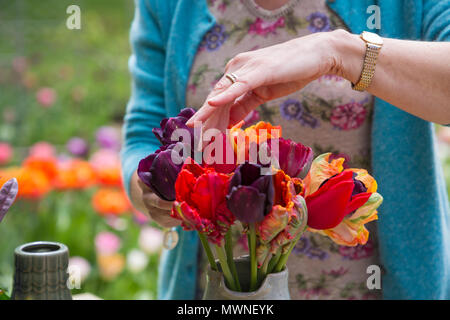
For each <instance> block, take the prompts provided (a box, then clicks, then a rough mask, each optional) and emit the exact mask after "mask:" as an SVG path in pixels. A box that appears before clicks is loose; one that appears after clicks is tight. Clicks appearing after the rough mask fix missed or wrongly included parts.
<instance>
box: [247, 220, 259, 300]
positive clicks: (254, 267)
mask: <svg viewBox="0 0 450 320" xmlns="http://www.w3.org/2000/svg"><path fill="white" fill-rule="evenodd" d="M248 249H249V251H250V291H255V290H256V285H257V280H258V263H257V261H256V228H255V224H254V223H250V224H249V230H248Z"/></svg>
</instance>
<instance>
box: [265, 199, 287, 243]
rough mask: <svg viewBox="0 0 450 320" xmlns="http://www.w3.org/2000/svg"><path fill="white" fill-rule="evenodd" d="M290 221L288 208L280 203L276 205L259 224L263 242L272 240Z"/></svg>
mask: <svg viewBox="0 0 450 320" xmlns="http://www.w3.org/2000/svg"><path fill="white" fill-rule="evenodd" d="M288 223H289V212H288V210H287V209H286V208H284V207H282V206H280V205H277V206H274V207H273V209H272V212H270V213H269V214H268V215H267V216H265V218H264V220H263V221H261V223H260V224H259V226H258V231H259V235H260V240H261V242H263V243H268V242H270V241H272V240H273V239H274V238H275V237H276V236H277V235H278V233H280V232H281V231H282V230H283V229H284V228H286V226H287V224H288Z"/></svg>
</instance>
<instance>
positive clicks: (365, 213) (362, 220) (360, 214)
mask: <svg viewBox="0 0 450 320" xmlns="http://www.w3.org/2000/svg"><path fill="white" fill-rule="evenodd" d="M382 202H383V197H382V196H381V195H380V194H379V193H372V195H371V196H370V198H369V199H368V200H367V202H366V203H365V204H364V205H363V206H361V207H360V208H359V209H357V210H356V211H355V213H353V214H352V215H351V216H350V217H349V218H348V222H349V224H350V225H354V226H355V228H356V226H357V225H362V224H366V223H368V222H370V221H373V220H376V219H377V208H378V207H379V206H380V205H381V203H382Z"/></svg>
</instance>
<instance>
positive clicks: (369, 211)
mask: <svg viewBox="0 0 450 320" xmlns="http://www.w3.org/2000/svg"><path fill="white" fill-rule="evenodd" d="M330 156H331V154H330V153H327V154H323V155H321V156H319V157H317V158H316V159H315V160H314V161H313V163H312V164H311V170H310V172H309V173H308V176H307V177H306V179H305V184H306V197H305V199H306V203H307V206H308V227H309V229H310V231H312V232H318V233H321V234H323V235H327V236H329V237H330V238H331V239H332V240H333V241H334V242H336V243H337V244H340V245H346V246H355V245H357V244H365V243H366V242H367V240H368V235H369V232H368V231H367V229H366V228H365V227H364V224H366V223H368V222H370V221H373V220H376V219H377V218H378V217H377V211H376V209H377V208H378V207H379V206H380V205H381V203H382V201H383V197H382V196H381V195H380V194H378V193H377V192H376V190H377V183H376V181H375V179H374V178H373V177H372V176H370V175H369V174H368V173H367V171H366V170H363V169H347V170H344V171H343V166H342V164H343V162H344V159H343V158H340V159H335V160H331V161H330Z"/></svg>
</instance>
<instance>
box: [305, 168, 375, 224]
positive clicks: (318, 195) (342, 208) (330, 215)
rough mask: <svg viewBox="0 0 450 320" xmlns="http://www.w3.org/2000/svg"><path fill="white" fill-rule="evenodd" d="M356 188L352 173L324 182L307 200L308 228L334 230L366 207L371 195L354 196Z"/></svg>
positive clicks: (365, 193) (344, 173) (338, 175)
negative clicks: (354, 212) (350, 215)
mask: <svg viewBox="0 0 450 320" xmlns="http://www.w3.org/2000/svg"><path fill="white" fill-rule="evenodd" d="M354 188H355V182H354V180H353V172H351V171H344V172H342V173H340V174H337V175H335V176H333V177H331V178H330V179H328V180H326V181H325V182H323V183H322V185H321V186H320V187H319V188H318V189H317V191H315V192H314V193H312V194H310V195H308V196H307V197H306V199H305V200H306V204H307V206H308V226H309V227H310V228H314V229H317V230H324V229H331V228H334V227H336V226H337V225H338V224H339V223H341V222H342V220H343V219H344V217H345V216H346V215H348V214H349V213H352V212H353V211H355V210H356V209H358V208H359V207H361V206H362V205H364V204H365V203H366V202H367V200H368V199H369V198H370V196H371V193H369V192H361V193H358V194H355V195H353V196H352V193H353V189H354Z"/></svg>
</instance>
